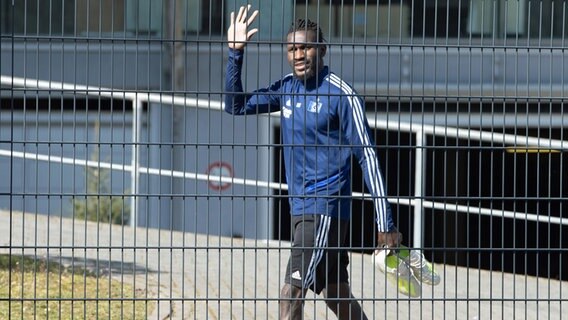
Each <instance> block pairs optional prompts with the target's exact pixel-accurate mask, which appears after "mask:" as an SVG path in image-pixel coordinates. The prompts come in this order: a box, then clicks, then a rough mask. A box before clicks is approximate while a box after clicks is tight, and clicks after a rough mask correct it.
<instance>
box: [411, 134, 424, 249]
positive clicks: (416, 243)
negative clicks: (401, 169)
mask: <svg viewBox="0 0 568 320" xmlns="http://www.w3.org/2000/svg"><path fill="white" fill-rule="evenodd" d="M425 144H426V135H425V134H424V130H417V131H416V158H415V164H414V166H415V170H414V201H413V202H414V223H413V239H414V240H413V243H412V247H414V248H420V249H421V248H422V230H423V223H422V214H423V212H424V200H423V191H424V179H423V176H424V172H425V170H424V169H425V168H426V153H425V152H424V146H425Z"/></svg>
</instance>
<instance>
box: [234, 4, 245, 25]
mask: <svg viewBox="0 0 568 320" xmlns="http://www.w3.org/2000/svg"><path fill="white" fill-rule="evenodd" d="M244 13H245V7H243V6H241V7H240V8H239V13H238V14H237V20H236V22H242V20H243V14H244Z"/></svg>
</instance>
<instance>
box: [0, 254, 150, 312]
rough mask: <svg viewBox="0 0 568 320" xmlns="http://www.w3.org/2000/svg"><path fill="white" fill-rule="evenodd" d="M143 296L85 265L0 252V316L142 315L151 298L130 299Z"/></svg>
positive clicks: (137, 291) (143, 295)
mask: <svg viewBox="0 0 568 320" xmlns="http://www.w3.org/2000/svg"><path fill="white" fill-rule="evenodd" d="M9 282H10V283H9ZM8 284H9V285H8ZM145 296H146V293H145V291H143V290H135V289H134V288H133V287H132V286H131V285H129V284H126V283H122V282H120V281H116V280H112V279H110V278H109V277H97V276H96V275H95V274H93V273H91V272H88V271H85V270H83V269H78V268H74V269H73V270H72V269H71V268H65V267H63V266H61V265H60V264H58V263H55V262H49V263H47V262H46V261H44V260H41V259H39V258H38V259H34V258H31V257H25V256H14V255H13V256H12V258H11V261H10V256H9V255H7V254H1V255H0V319H35V318H39V319H45V318H49V319H146V317H147V316H148V315H149V313H151V311H152V310H153V308H154V307H155V303H154V302H147V301H146V300H139V301H134V300H133V299H135V298H139V299H142V298H144V297H145ZM28 299H29V300H28ZM122 299H125V300H122Z"/></svg>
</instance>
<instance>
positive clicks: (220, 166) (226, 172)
mask: <svg viewBox="0 0 568 320" xmlns="http://www.w3.org/2000/svg"><path fill="white" fill-rule="evenodd" d="M207 175H209V176H210V177H209V188H210V189H212V190H215V191H223V190H226V189H227V188H229V187H230V186H231V183H230V182H226V181H221V177H229V178H232V177H233V167H231V165H230V164H228V163H226V162H222V161H217V162H213V163H211V164H210V165H209V167H208V168H207Z"/></svg>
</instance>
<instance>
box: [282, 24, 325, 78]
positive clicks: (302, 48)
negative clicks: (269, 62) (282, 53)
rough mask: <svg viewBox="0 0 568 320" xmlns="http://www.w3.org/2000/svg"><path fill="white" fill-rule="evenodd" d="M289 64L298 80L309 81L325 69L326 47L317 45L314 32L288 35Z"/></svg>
mask: <svg viewBox="0 0 568 320" xmlns="http://www.w3.org/2000/svg"><path fill="white" fill-rule="evenodd" d="M287 41H288V46H287V49H288V63H290V66H291V67H292V71H293V72H294V75H295V76H296V77H297V78H300V79H309V78H312V77H313V76H315V75H316V74H317V73H318V72H319V71H320V70H321V68H322V67H323V59H322V57H323V56H324V55H325V46H323V45H318V44H316V41H317V37H316V33H315V32H314V31H305V30H303V31H296V32H292V33H289V34H288V39H287Z"/></svg>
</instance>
